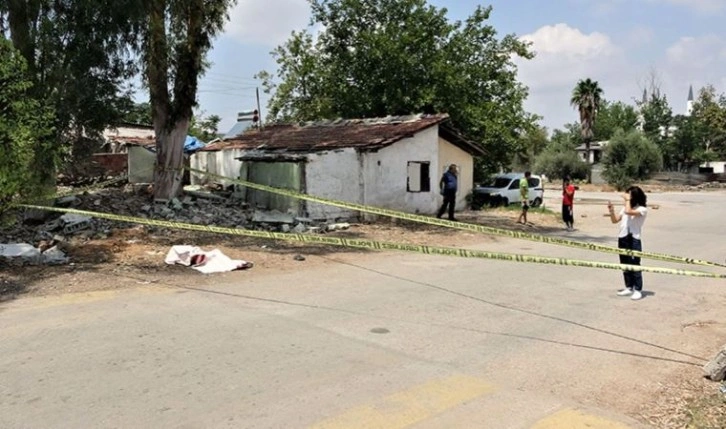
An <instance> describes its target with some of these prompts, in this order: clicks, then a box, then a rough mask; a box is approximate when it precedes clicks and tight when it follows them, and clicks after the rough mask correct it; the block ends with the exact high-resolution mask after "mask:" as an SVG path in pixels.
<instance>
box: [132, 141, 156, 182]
mask: <svg viewBox="0 0 726 429" xmlns="http://www.w3.org/2000/svg"><path fill="white" fill-rule="evenodd" d="M155 163H156V153H155V152H152V151H150V150H149V149H146V148H145V147H143V146H129V153H128V168H129V183H153V182H154V165H155Z"/></svg>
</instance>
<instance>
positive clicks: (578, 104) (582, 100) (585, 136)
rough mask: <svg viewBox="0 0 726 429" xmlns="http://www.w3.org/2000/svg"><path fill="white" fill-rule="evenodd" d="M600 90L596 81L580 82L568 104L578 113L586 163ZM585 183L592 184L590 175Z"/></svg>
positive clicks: (601, 92)
mask: <svg viewBox="0 0 726 429" xmlns="http://www.w3.org/2000/svg"><path fill="white" fill-rule="evenodd" d="M602 94H603V91H602V88H600V84H598V83H597V81H594V80H592V79H590V78H587V79H585V80H580V81H579V82H577V85H575V89H573V90H572V98H571V99H570V104H571V105H572V106H573V107H575V108H577V110H578V111H579V113H580V135H581V136H582V140H583V141H584V142H585V152H586V153H587V162H588V163H589V162H590V143H591V142H592V137H593V129H594V126H595V119H596V118H597V113H598V111H599V110H600V104H601V103H602V101H603V98H602ZM587 182H588V183H591V182H592V174H591V173H588V176H587Z"/></svg>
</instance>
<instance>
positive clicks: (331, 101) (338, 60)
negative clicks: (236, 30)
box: [258, 0, 536, 168]
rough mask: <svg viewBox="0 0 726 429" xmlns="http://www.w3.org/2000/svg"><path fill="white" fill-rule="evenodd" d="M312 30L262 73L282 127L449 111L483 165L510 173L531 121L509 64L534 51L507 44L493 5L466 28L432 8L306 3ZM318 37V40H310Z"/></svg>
mask: <svg viewBox="0 0 726 429" xmlns="http://www.w3.org/2000/svg"><path fill="white" fill-rule="evenodd" d="M310 4H311V6H312V19H311V25H310V28H309V29H308V30H304V31H301V32H295V33H293V34H292V36H291V37H290V39H289V40H288V41H287V42H286V43H284V44H283V45H282V46H279V47H278V48H277V49H275V51H274V52H273V56H274V57H275V59H276V61H277V65H278V70H277V72H276V74H275V75H273V74H271V73H269V72H262V73H260V74H259V75H258V77H259V78H261V79H262V80H263V85H264V87H265V89H266V92H268V93H271V94H273V95H272V98H271V100H270V103H269V112H270V116H271V117H273V118H274V119H276V120H280V121H305V120H314V119H322V118H336V117H346V118H355V117H375V116H386V115H397V114H410V113H418V112H424V113H433V112H445V113H448V114H449V115H450V116H451V118H452V122H453V125H454V126H455V127H456V128H458V129H459V130H460V131H462V132H463V133H464V134H465V135H466V136H467V137H468V138H469V139H471V140H472V141H475V142H478V143H480V144H482V146H483V147H484V148H485V149H486V150H487V151H488V153H489V156H487V157H486V159H485V161H484V163H485V164H486V165H485V167H488V168H494V167H496V166H501V165H506V164H508V163H509V161H510V160H511V159H512V155H513V154H514V153H515V152H517V151H518V149H519V148H518V144H519V141H520V140H519V137H520V135H521V134H522V133H523V132H524V131H525V130H526V129H528V128H529V127H531V126H532V124H533V123H534V122H535V120H536V118H535V117H534V116H531V115H528V114H527V113H525V111H524V109H523V107H522V103H523V101H524V99H525V98H526V96H527V89H526V88H525V87H524V86H523V85H522V84H521V83H519V82H518V81H517V70H516V67H515V65H514V63H513V58H514V57H515V56H519V57H522V58H527V59H530V58H532V57H533V53H532V52H531V51H530V49H529V44H528V43H526V42H523V41H520V40H519V39H518V38H517V37H516V36H515V35H512V34H509V35H505V36H503V37H501V38H499V37H497V32H496V30H495V29H494V27H493V26H492V25H490V24H489V17H490V15H491V12H492V8H491V7H478V8H477V9H476V10H474V12H473V13H472V15H471V16H469V18H467V19H466V20H465V21H463V22H459V21H456V22H451V21H449V20H448V19H447V16H446V14H447V11H446V9H444V8H437V7H435V6H432V5H429V4H428V3H427V2H426V0H310ZM317 30H320V31H319V33H317V36H314V35H313V33H314V32H315V31H317Z"/></svg>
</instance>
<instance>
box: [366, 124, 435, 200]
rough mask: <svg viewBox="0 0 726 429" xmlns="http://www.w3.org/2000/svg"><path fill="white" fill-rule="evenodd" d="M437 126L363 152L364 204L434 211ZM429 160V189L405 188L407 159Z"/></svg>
mask: <svg viewBox="0 0 726 429" xmlns="http://www.w3.org/2000/svg"><path fill="white" fill-rule="evenodd" d="M438 144H439V130H438V126H434V127H431V128H429V129H427V130H424V131H421V132H419V133H418V134H416V135H414V136H413V137H411V138H407V139H404V140H401V141H399V142H396V143H394V144H392V145H391V146H388V147H386V148H384V149H381V150H380V151H378V152H375V153H366V154H365V155H364V156H365V162H364V173H363V174H364V178H365V194H364V204H367V205H371V206H377V207H385V208H389V209H394V210H400V211H406V212H411V213H425V214H431V213H434V212H435V211H436V210H437V209H438V206H439V204H441V201H442V200H441V196H440V195H439V191H438V181H439V179H440V177H439V171H440V170H441V168H440V166H439V155H438ZM409 161H422V162H429V163H430V170H429V171H430V175H431V191H430V192H408V191H407V190H406V182H407V178H408V171H407V168H408V162H409Z"/></svg>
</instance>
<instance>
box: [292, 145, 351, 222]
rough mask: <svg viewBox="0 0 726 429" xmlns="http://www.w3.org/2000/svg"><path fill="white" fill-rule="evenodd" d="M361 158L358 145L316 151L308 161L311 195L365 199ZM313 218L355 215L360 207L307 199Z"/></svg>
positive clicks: (306, 172) (310, 215)
mask: <svg viewBox="0 0 726 429" xmlns="http://www.w3.org/2000/svg"><path fill="white" fill-rule="evenodd" d="M361 179H362V175H361V160H360V158H359V155H358V152H357V151H356V150H355V149H352V148H348V149H340V150H334V151H327V152H320V153H312V154H310V155H308V162H307V164H306V165H305V188H306V190H307V193H308V194H310V195H314V196H318V197H325V198H330V199H336V200H342V201H348V202H352V203H362V183H361ZM306 204H307V212H308V216H309V217H310V218H312V219H326V220H327V219H353V218H356V217H357V216H358V212H357V211H353V210H346V209H343V208H339V207H333V206H329V205H324V204H318V203H311V202H307V203H306Z"/></svg>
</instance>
